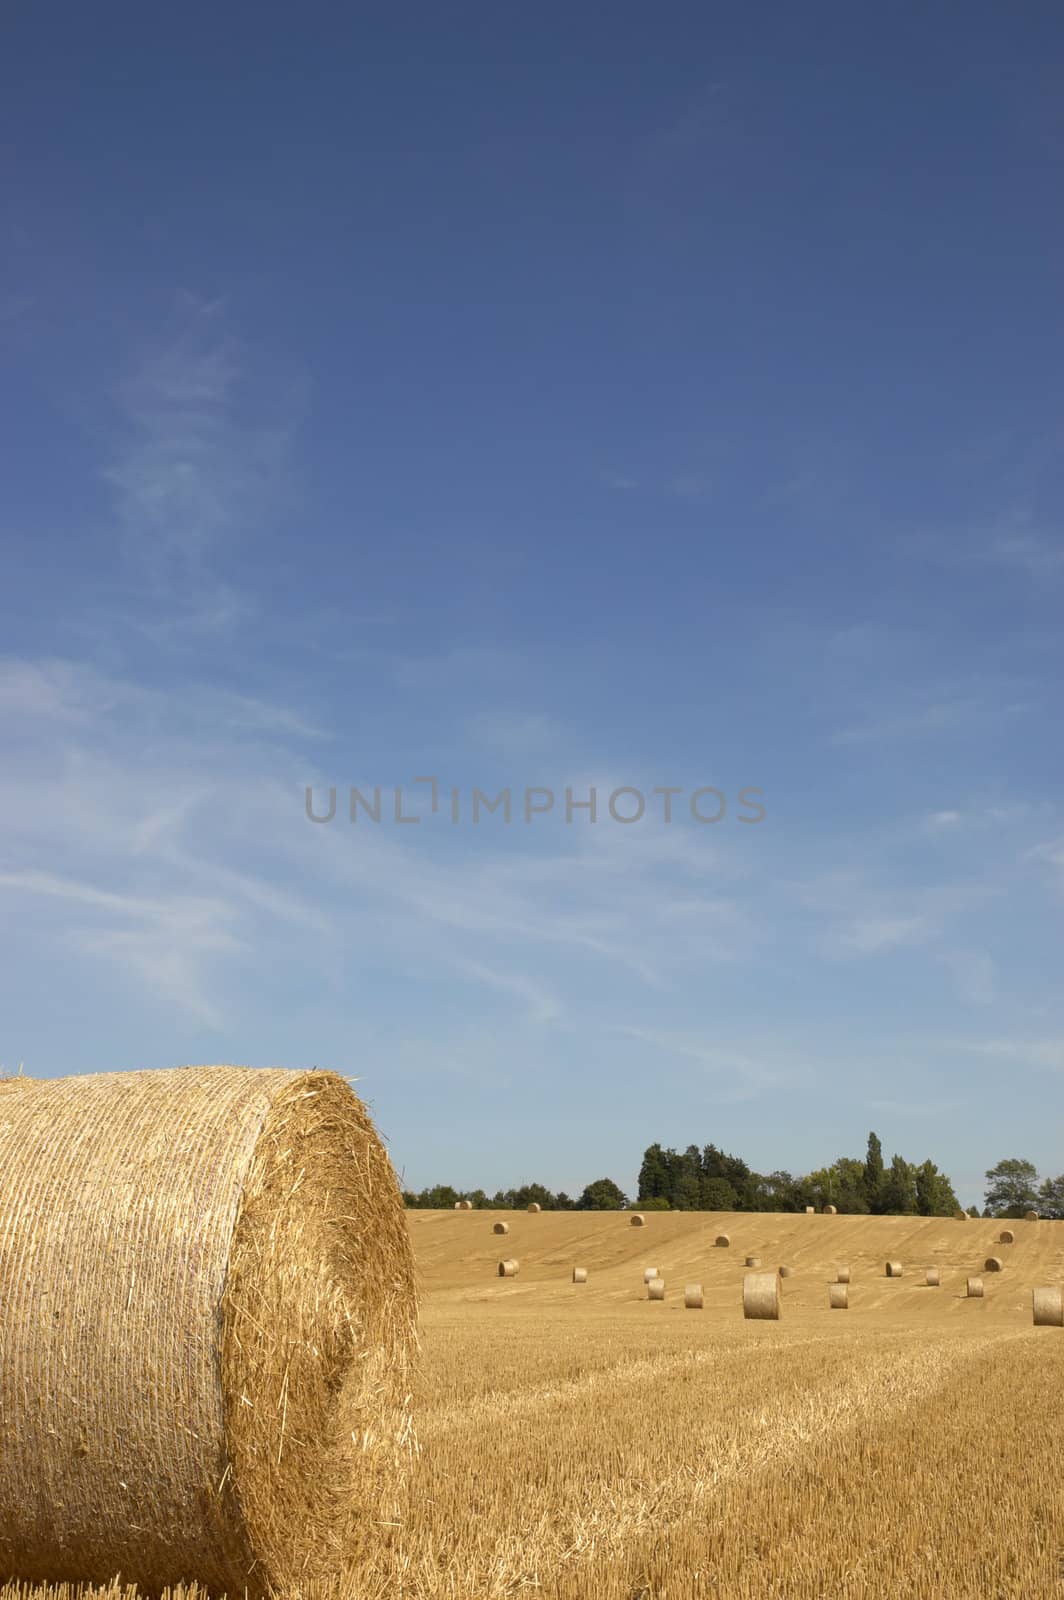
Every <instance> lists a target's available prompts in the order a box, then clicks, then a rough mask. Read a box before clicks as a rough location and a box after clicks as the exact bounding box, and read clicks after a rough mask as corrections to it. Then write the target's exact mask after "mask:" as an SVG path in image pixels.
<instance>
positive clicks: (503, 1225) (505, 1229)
mask: <svg viewBox="0 0 1064 1600" xmlns="http://www.w3.org/2000/svg"><path fill="white" fill-rule="evenodd" d="M491 1231H492V1233H509V1231H510V1224H509V1223H508V1222H496V1223H493V1225H492V1229H491Z"/></svg>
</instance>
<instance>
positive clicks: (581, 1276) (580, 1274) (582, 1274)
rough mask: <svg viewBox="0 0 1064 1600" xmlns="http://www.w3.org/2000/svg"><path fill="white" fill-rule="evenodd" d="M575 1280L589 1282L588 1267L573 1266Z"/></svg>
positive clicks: (576, 1281)
mask: <svg viewBox="0 0 1064 1600" xmlns="http://www.w3.org/2000/svg"><path fill="white" fill-rule="evenodd" d="M573 1282H574V1283H586V1282H587V1268H586V1267H574V1268H573Z"/></svg>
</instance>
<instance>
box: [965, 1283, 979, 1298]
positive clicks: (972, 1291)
mask: <svg viewBox="0 0 1064 1600" xmlns="http://www.w3.org/2000/svg"><path fill="white" fill-rule="evenodd" d="M965 1288H966V1292H967V1295H968V1299H969V1300H981V1299H982V1298H983V1280H982V1278H969V1279H968V1281H967V1284H966V1285H965Z"/></svg>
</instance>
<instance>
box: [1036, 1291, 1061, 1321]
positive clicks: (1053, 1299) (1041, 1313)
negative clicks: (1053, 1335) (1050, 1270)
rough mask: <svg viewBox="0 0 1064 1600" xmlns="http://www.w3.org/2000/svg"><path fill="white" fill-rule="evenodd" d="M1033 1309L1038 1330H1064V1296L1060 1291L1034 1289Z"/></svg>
mask: <svg viewBox="0 0 1064 1600" xmlns="http://www.w3.org/2000/svg"><path fill="white" fill-rule="evenodd" d="M1031 1309H1032V1311H1033V1312H1034V1325H1035V1327H1036V1328H1064V1294H1062V1293H1061V1291H1060V1290H1059V1289H1051V1288H1050V1289H1032V1290H1031Z"/></svg>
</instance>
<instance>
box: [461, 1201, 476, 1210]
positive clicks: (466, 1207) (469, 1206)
mask: <svg viewBox="0 0 1064 1600" xmlns="http://www.w3.org/2000/svg"><path fill="white" fill-rule="evenodd" d="M472 1209H473V1202H472V1200H463V1201H462V1210H463V1211H472Z"/></svg>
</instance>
